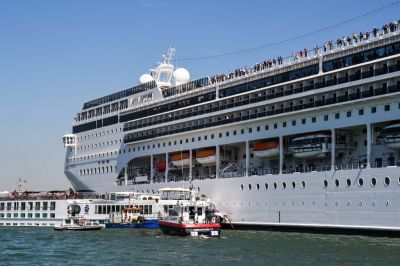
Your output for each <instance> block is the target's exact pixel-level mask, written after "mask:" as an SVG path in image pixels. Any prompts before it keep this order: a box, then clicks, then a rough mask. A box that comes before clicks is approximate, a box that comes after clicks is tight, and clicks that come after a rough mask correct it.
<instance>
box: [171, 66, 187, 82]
mask: <svg viewBox="0 0 400 266" xmlns="http://www.w3.org/2000/svg"><path fill="white" fill-rule="evenodd" d="M174 78H175V81H176V83H177V84H183V83H186V82H188V81H189V79H190V74H189V72H188V71H187V70H186V69H184V68H177V69H176V70H175V71H174Z"/></svg>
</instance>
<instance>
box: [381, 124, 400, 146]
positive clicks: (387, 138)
mask: <svg viewBox="0 0 400 266" xmlns="http://www.w3.org/2000/svg"><path fill="white" fill-rule="evenodd" d="M378 139H379V140H380V142H381V143H383V144H385V145H386V146H387V147H388V148H390V149H393V150H398V149H400V124H393V125H390V126H386V127H384V128H383V129H382V131H381V133H379V135H378Z"/></svg>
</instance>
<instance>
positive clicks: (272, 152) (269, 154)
mask: <svg viewBox="0 0 400 266" xmlns="http://www.w3.org/2000/svg"><path fill="white" fill-rule="evenodd" d="M253 153H254V155H255V156H257V157H259V158H278V157H279V147H278V148H273V149H268V150H262V151H253Z"/></svg>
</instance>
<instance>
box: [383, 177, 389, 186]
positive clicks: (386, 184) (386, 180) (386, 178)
mask: <svg viewBox="0 0 400 266" xmlns="http://www.w3.org/2000/svg"><path fill="white" fill-rule="evenodd" d="M384 184H385V186H389V184H390V178H389V177H388V176H387V177H385V180H384Z"/></svg>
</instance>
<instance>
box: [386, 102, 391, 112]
mask: <svg viewBox="0 0 400 266" xmlns="http://www.w3.org/2000/svg"><path fill="white" fill-rule="evenodd" d="M387 111H390V105H389V104H387V105H385V112H387Z"/></svg>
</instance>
